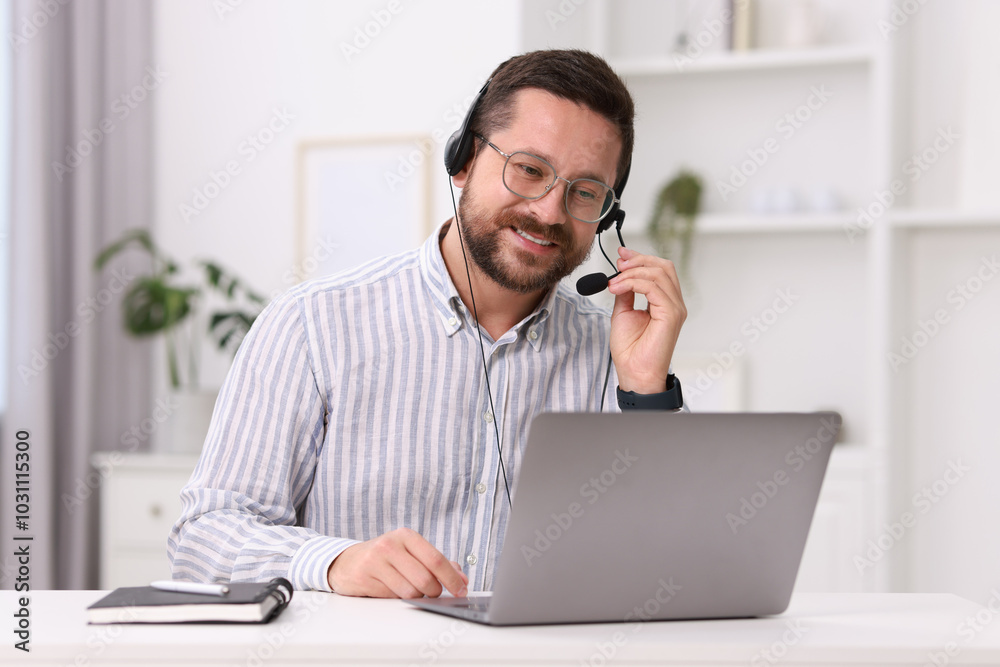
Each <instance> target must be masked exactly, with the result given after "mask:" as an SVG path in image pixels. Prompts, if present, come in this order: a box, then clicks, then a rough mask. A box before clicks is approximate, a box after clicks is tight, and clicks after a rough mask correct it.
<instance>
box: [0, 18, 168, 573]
mask: <svg viewBox="0 0 1000 667" xmlns="http://www.w3.org/2000/svg"><path fill="white" fill-rule="evenodd" d="M10 7H11V11H12V16H11V18H10V27H11V29H12V37H10V38H9V40H7V41H10V42H11V44H5V45H4V47H5V48H12V49H13V51H14V54H13V58H12V59H13V68H12V90H13V109H12V113H11V124H12V127H13V137H12V140H11V153H12V154H11V156H10V159H11V161H12V163H11V164H12V166H11V174H12V182H11V202H10V211H11V221H10V238H9V239H8V241H7V242H8V245H9V253H10V282H9V285H10V290H11V293H10V294H9V304H10V305H9V322H8V328H9V342H8V349H7V354H8V365H7V368H8V377H7V378H6V382H7V396H8V409H7V412H6V414H5V415H4V416H3V423H2V433H0V475H2V477H0V478H2V480H3V482H2V484H0V487H2V488H3V490H4V491H3V494H0V543H2V544H3V545H4V548H3V555H0V585H2V587H3V588H12V587H13V584H14V582H15V578H16V576H17V573H16V570H17V567H16V562H15V560H14V559H13V551H14V547H12V546H10V545H19V546H23V545H25V544H30V547H29V548H30V554H31V558H30V578H31V580H30V584H31V588H32V589H50V588H96V587H97V583H98V582H97V572H98V562H97V544H98V530H99V526H98V520H97V519H98V498H99V495H100V486H101V480H100V478H99V477H98V476H96V475H95V474H92V473H93V469H92V468H91V467H90V461H89V459H90V456H91V454H92V453H94V452H95V451H107V450H111V449H120V448H121V436H122V434H123V433H125V432H127V431H128V430H129V429H130V428H131V427H132V425H135V424H139V423H140V422H141V421H142V419H143V418H145V417H147V416H148V415H149V414H150V410H151V408H152V406H151V405H150V387H149V380H148V378H149V373H150V361H149V349H148V344H147V343H140V342H137V341H134V340H132V339H130V338H128V337H127V336H126V335H125V333H124V330H123V328H122V326H121V302H122V298H123V296H124V293H125V290H126V289H127V288H128V286H129V283H130V281H131V278H130V276H135V275H138V274H139V272H140V270H141V267H142V262H141V261H138V260H137V259H135V258H130V259H128V260H116V261H114V262H112V265H111V266H109V267H108V268H107V269H106V270H105V271H103V272H101V273H97V272H95V271H94V268H93V266H94V258H95V256H96V255H97V253H98V252H99V251H100V249H101V248H102V247H104V246H105V245H106V244H107V243H109V242H110V241H112V240H115V239H116V238H117V237H118V236H120V235H121V233H122V232H123V231H124V230H125V229H128V228H131V227H149V225H150V221H151V210H152V208H151V200H152V197H151V195H152V190H151V188H152V175H151V163H152V160H151V157H150V150H151V146H152V118H153V110H152V106H153V105H152V103H151V100H152V98H153V96H155V94H156V90H155V89H156V87H158V86H159V85H160V84H161V83H163V79H164V77H163V75H162V73H160V76H159V77H158V78H157V77H155V76H153V74H151V73H156V72H157V69H156V63H154V62H153V58H154V51H153V47H152V44H151V35H152V29H151V27H152V19H151V15H152V12H153V5H152V3H150V2H135V1H132V0H68V1H67V0H51V1H46V2H39V1H38V0H13V3H12V5H11V6H10ZM5 157H6V156H5ZM19 431H27V432H28V433H30V438H29V439H28V442H29V443H30V449H29V450H28V453H29V459H28V463H29V469H30V480H29V483H30V493H29V498H30V518H29V519H28V521H27V529H26V530H19V529H18V526H17V524H16V522H15V516H16V506H15V502H14V497H13V487H14V483H13V482H14V480H15V476H14V475H15V470H14V466H15V456H16V453H17V443H16V435H17V433H18V432H19ZM21 447H22V449H23V448H24V445H21ZM22 458H23V457H22ZM15 535H16V536H19V537H25V536H31V537H32V538H33V539H32V540H31V541H30V543H29V542H27V541H17V542H15V541H14V540H13V537H14V536H15Z"/></svg>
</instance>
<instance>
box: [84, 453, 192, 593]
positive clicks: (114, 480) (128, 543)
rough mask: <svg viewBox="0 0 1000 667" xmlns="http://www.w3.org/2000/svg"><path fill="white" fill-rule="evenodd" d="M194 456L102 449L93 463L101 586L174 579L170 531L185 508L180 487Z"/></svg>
mask: <svg viewBox="0 0 1000 667" xmlns="http://www.w3.org/2000/svg"><path fill="white" fill-rule="evenodd" d="M197 462H198V457H197V456H195V455H168V454H135V453H123V452H101V453H97V454H94V455H93V456H92V457H91V465H93V466H94V467H95V468H96V469H98V470H101V471H102V474H103V476H104V478H105V481H104V484H103V486H102V487H101V540H100V550H101V554H100V567H101V572H100V577H101V579H100V586H101V588H104V589H111V588H117V587H119V586H144V585H146V584H148V583H149V582H150V581H153V580H156V579H169V578H170V562H169V561H168V560H167V535H168V534H169V533H170V529H171V527H172V526H173V524H174V522H175V521H176V520H177V518H178V517H179V516H180V513H181V501H180V490H181V487H183V486H184V485H185V484H187V481H188V479H189V478H190V477H191V473H192V472H193V471H194V467H195V465H196V464H197Z"/></svg>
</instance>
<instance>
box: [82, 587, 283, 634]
mask: <svg viewBox="0 0 1000 667" xmlns="http://www.w3.org/2000/svg"><path fill="white" fill-rule="evenodd" d="M226 585H227V586H228V587H229V593H228V594H227V595H225V596H216V595H200V594H197V593H175V592H173V591H161V590H159V589H156V588H153V587H152V586H138V587H134V588H116V589H115V590H114V591H112V592H111V593H109V594H108V595H105V596H104V597H103V598H101V599H100V600H98V601H97V602H95V603H94V604H92V605H90V606H89V607H87V623H93V624H104V623H267V622H268V621H270V620H271V619H272V618H275V617H276V616H277V615H278V614H280V613H281V611H282V610H283V609H284V608H285V607H287V606H288V603H289V601H290V600H291V599H292V584H291V582H290V581H288V580H287V579H285V578H284V577H277V578H275V579H272V580H271V581H268V582H263V583H247V584H242V583H241V584H226Z"/></svg>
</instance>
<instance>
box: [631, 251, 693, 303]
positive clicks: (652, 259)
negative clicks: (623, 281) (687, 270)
mask: <svg viewBox="0 0 1000 667" xmlns="http://www.w3.org/2000/svg"><path fill="white" fill-rule="evenodd" d="M618 256H619V260H618V270H619V271H625V270H626V269H629V268H633V267H637V266H648V267H660V268H662V269H663V270H664V272H665V273H666V276H667V280H669V281H670V282H671V284H673V286H674V287H675V288H677V293H678V294H679V293H680V291H681V281H680V279H679V278H678V277H677V269H676V267H675V266H674V263H673V262H671V261H670V260H669V259H663V258H662V257H656V256H655V255H643V254H642V253H640V252H636V251H635V250H632V249H631V248H625V247H619V248H618Z"/></svg>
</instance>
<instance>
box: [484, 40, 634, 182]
mask: <svg viewBox="0 0 1000 667" xmlns="http://www.w3.org/2000/svg"><path fill="white" fill-rule="evenodd" d="M522 88H540V89H542V90H545V91H547V92H549V93H552V94H553V95H555V96H557V97H561V98H564V99H567V100H569V101H571V102H576V103H577V104H581V105H583V106H585V107H587V108H588V109H590V110H591V111H593V112H595V113H597V114H600V115H601V116H603V117H604V118H606V119H607V120H608V122H610V123H611V124H612V125H614V126H615V127H616V128H617V129H618V133H619V135H620V136H621V140H622V152H621V155H620V156H619V158H618V168H617V174H616V177H615V178H616V180H617V181H618V182H621V178H622V176H623V175H624V174H625V170H626V169H627V168H628V165H629V163H630V162H631V161H632V147H633V145H634V144H635V128H634V127H633V122H634V120H635V103H634V102H633V101H632V95H631V94H630V93H629V92H628V88H626V87H625V82H624V81H622V79H621V77H619V76H618V75H617V74H616V73H615V72H614V70H612V69H611V66H610V65H608V63H607V62H606V61H605V60H604V59H603V58H601V57H600V56H596V55H594V54H593V53H588V52H587V51H580V50H578V49H569V50H552V51H532V52H530V53H525V54H523V55H520V56H514V57H513V58H510V59H509V60H507V61H505V62H503V63H501V64H500V65H499V66H498V67H497V68H496V69H495V70H493V74H492V75H491V81H490V87H489V88H488V89H487V91H486V94H485V95H484V96H483V99H482V100H480V102H479V106H478V108H477V109H476V113H475V116H474V117H473V119H472V124H471V127H472V131H473V132H476V133H478V134H481V135H483V136H485V137H489V136H490V135H491V134H492V133H493V132H495V131H496V130H502V129H505V128H507V127H509V126H510V122H511V120H512V116H513V113H514V107H513V104H512V101H513V97H514V95H515V94H516V93H517V91H519V90H521V89H522ZM617 185H618V183H617V182H616V184H615V186H616V187H617Z"/></svg>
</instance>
